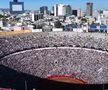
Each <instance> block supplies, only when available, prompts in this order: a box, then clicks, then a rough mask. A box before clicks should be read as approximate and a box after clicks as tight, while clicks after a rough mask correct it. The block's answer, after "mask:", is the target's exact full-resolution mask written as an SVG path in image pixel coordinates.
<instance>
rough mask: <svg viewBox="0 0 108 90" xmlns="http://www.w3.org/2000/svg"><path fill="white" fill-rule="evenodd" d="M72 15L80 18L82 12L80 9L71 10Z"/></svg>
mask: <svg viewBox="0 0 108 90" xmlns="http://www.w3.org/2000/svg"><path fill="white" fill-rule="evenodd" d="M72 15H75V16H77V17H82V10H81V9H73V10H72Z"/></svg>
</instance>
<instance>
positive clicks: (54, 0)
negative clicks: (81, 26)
mask: <svg viewBox="0 0 108 90" xmlns="http://www.w3.org/2000/svg"><path fill="white" fill-rule="evenodd" d="M10 1H12V0H1V1H0V3H2V4H1V5H0V8H9V2H10ZM19 1H22V2H24V3H25V9H29V10H38V9H39V8H40V7H41V6H48V7H49V9H50V10H51V8H52V6H53V5H55V4H70V5H71V6H72V8H81V9H82V10H86V3H87V2H92V3H93V4H94V10H98V9H108V6H107V3H108V1H107V0H68V1H67V0H46V1H43V0H39V1H36V0H35V1H34V0H19ZM79 2H80V3H79Z"/></svg>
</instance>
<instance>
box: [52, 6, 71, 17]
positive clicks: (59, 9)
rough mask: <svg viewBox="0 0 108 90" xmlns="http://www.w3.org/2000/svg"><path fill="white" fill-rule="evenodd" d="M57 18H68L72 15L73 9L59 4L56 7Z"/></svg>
mask: <svg viewBox="0 0 108 90" xmlns="http://www.w3.org/2000/svg"><path fill="white" fill-rule="evenodd" d="M54 14H55V16H66V15H71V14H72V9H71V6H70V5H64V4H58V5H55V6H54Z"/></svg>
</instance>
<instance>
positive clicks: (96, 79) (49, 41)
mask: <svg viewBox="0 0 108 90" xmlns="http://www.w3.org/2000/svg"><path fill="white" fill-rule="evenodd" d="M99 35H101V36H99ZM99 35H98V34H89V33H88V34H87V33H86V34H85V33H73V32H68V33H67V32H60V33H59V32H57V33H56V32H55V33H52V32H50V33H48V32H45V33H30V34H25V35H17V36H2V37H0V64H2V65H5V66H8V67H10V68H12V69H14V70H17V71H21V72H24V73H28V74H32V75H35V76H39V77H42V78H46V77H47V76H50V75H72V76H74V77H77V78H79V79H82V80H85V81H87V82H88V83H91V84H93V83H108V78H107V77H108V66H107V65H108V59H107V58H108V53H107V50H108V44H107V43H108V41H107V39H108V36H106V35H105V34H99Z"/></svg>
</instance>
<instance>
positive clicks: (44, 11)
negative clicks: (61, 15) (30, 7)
mask: <svg viewBox="0 0 108 90" xmlns="http://www.w3.org/2000/svg"><path fill="white" fill-rule="evenodd" d="M40 13H42V14H48V7H47V6H42V7H40Z"/></svg>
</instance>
